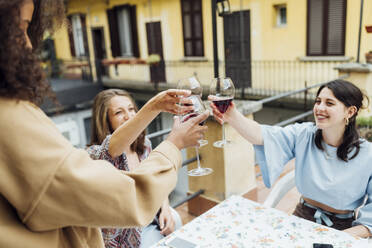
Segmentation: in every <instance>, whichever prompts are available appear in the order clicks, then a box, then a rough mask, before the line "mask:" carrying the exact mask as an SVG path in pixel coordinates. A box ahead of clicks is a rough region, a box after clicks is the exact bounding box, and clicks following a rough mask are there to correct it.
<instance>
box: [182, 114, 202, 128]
mask: <svg viewBox="0 0 372 248" xmlns="http://www.w3.org/2000/svg"><path fill="white" fill-rule="evenodd" d="M198 115H199V114H198V113H195V112H193V113H190V114H188V115H186V116H184V117H183V120H182V122H185V121H187V120H189V119H190V118H194V117H197V116H198ZM204 124H205V120H204V121H202V122H200V123H199V125H200V126H204Z"/></svg>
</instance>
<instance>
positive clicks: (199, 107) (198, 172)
mask: <svg viewBox="0 0 372 248" xmlns="http://www.w3.org/2000/svg"><path fill="white" fill-rule="evenodd" d="M178 89H182V90H191V95H190V96H188V97H186V98H185V97H184V98H181V99H180V105H181V106H182V105H188V104H191V105H192V106H193V107H194V110H193V111H191V112H189V113H187V114H184V115H181V118H182V121H188V120H189V119H190V118H195V117H197V116H198V115H200V114H202V113H204V112H205V110H206V109H205V106H204V104H203V101H202V100H201V95H202V90H203V89H202V87H201V85H200V83H199V81H198V80H197V79H196V77H190V78H187V79H182V80H180V81H179V83H178ZM186 101H188V102H186ZM204 123H205V121H202V122H199V125H200V126H203V125H204ZM206 144H208V141H207V140H203V139H200V140H199V145H200V146H202V145H206ZM195 152H196V158H197V168H195V169H192V170H190V171H188V175H189V176H205V175H208V174H210V173H212V172H213V170H212V169H211V168H202V167H201V165H200V160H199V148H198V146H195Z"/></svg>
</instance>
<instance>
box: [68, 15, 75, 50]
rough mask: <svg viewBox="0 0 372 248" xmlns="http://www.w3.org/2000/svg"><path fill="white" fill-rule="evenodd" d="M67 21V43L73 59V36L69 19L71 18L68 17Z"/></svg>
mask: <svg viewBox="0 0 372 248" xmlns="http://www.w3.org/2000/svg"><path fill="white" fill-rule="evenodd" d="M67 19H68V21H69V25H68V27H67V33H68V39H69V42H70V52H71V56H72V57H75V56H76V54H75V43H74V36H73V34H72V18H71V16H68V17H67Z"/></svg>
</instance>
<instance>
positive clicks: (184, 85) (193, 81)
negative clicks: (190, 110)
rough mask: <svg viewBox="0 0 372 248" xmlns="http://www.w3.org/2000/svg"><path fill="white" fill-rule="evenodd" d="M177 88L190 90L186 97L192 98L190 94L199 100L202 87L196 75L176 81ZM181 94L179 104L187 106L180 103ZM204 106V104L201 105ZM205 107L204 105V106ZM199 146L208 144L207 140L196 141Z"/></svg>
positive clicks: (187, 104)
mask: <svg viewBox="0 0 372 248" xmlns="http://www.w3.org/2000/svg"><path fill="white" fill-rule="evenodd" d="M177 89H179V90H190V91H191V95H190V96H189V97H186V99H190V100H192V96H199V98H200V100H201V97H202V94H203V88H202V87H201V85H200V82H199V80H198V79H197V78H196V76H192V77H189V78H184V79H181V80H179V81H178V85H177ZM182 99H183V96H181V101H180V104H183V105H185V106H189V103H182V102H183V100H182ZM195 103H198V101H195ZM200 103H201V105H203V102H202V101H200ZM203 107H204V105H203ZM204 108H205V107H204ZM198 142H199V144H200V146H205V145H207V144H208V140H205V139H201V140H199V141H198Z"/></svg>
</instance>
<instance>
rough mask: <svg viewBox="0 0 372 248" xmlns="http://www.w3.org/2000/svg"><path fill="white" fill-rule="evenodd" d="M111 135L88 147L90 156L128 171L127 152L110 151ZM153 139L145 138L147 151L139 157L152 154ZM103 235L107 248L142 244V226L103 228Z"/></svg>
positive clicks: (142, 157) (132, 247) (135, 247)
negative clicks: (114, 153)
mask: <svg viewBox="0 0 372 248" xmlns="http://www.w3.org/2000/svg"><path fill="white" fill-rule="evenodd" d="M110 140H111V135H108V136H107V137H106V138H105V139H104V141H103V142H102V144H101V145H92V146H90V147H88V148H87V152H88V153H89V155H90V157H91V158H92V159H95V160H106V161H109V162H110V163H111V164H112V165H114V166H115V167H116V168H117V169H119V170H125V171H128V170H129V167H128V160H127V156H126V155H125V153H123V154H122V155H120V156H118V157H116V158H112V157H111V155H110V154H109V152H108V148H109V144H110ZM151 150H152V148H151V141H150V140H149V139H147V138H146V139H145V151H144V153H143V154H142V156H141V157H140V158H139V159H140V161H142V160H144V159H146V158H147V157H148V155H149V154H150V152H151ZM101 230H102V237H103V241H104V243H105V247H106V248H138V247H140V245H141V228H102V229H101Z"/></svg>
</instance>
